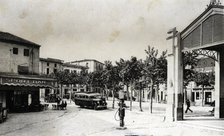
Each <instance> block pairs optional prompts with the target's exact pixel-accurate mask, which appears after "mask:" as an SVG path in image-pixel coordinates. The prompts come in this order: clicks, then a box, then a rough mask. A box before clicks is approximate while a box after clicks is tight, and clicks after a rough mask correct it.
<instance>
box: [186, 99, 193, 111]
mask: <svg viewBox="0 0 224 136" xmlns="http://www.w3.org/2000/svg"><path fill="white" fill-rule="evenodd" d="M186 103H187V109H186V111H185V113H187V111H188V110H189V111H191V112H193V111H192V110H191V109H190V106H191V103H190V100H189V99H187V101H186Z"/></svg>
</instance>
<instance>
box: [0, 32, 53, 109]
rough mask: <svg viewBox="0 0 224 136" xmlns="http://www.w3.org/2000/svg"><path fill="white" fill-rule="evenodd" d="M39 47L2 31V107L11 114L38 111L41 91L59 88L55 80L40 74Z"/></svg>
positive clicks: (0, 58) (0, 92) (0, 100)
mask: <svg viewBox="0 0 224 136" xmlns="http://www.w3.org/2000/svg"><path fill="white" fill-rule="evenodd" d="M39 49H40V45H38V44H36V43H33V42H30V41H28V40H25V39H23V38H20V37H18V36H15V35H13V34H10V33H7V32H0V54H1V56H0V105H1V107H3V108H7V109H8V110H9V112H15V111H16V112H17V111H19V112H24V111H32V110H38V109H39V107H40V89H41V88H56V87H57V83H56V80H55V79H53V78H50V77H47V76H42V75H40V72H39V61H40V57H39V54H40V53H39Z"/></svg>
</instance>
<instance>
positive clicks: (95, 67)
mask: <svg viewBox="0 0 224 136" xmlns="http://www.w3.org/2000/svg"><path fill="white" fill-rule="evenodd" d="M70 64H73V65H78V66H84V67H88V73H90V72H94V71H100V70H103V67H104V64H103V63H102V62H99V61H97V60H94V59H84V60H77V61H72V62H70Z"/></svg>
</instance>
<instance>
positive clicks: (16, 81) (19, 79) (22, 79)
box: [0, 75, 57, 88]
mask: <svg viewBox="0 0 224 136" xmlns="http://www.w3.org/2000/svg"><path fill="white" fill-rule="evenodd" d="M0 85H4V86H5V85H6V86H23V87H39V88H55V87H57V86H56V85H57V84H56V80H55V79H53V78H44V77H39V76H35V77H34V76H32V77H30V76H19V75H17V76H0Z"/></svg>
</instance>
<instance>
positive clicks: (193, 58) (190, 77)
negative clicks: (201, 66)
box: [182, 52, 198, 98]
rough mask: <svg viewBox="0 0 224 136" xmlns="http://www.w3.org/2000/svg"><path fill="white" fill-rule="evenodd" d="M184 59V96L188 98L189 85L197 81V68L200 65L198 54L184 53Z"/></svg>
mask: <svg viewBox="0 0 224 136" xmlns="http://www.w3.org/2000/svg"><path fill="white" fill-rule="evenodd" d="M182 59H183V87H184V94H185V98H187V92H186V90H187V89H186V88H187V86H188V84H189V83H190V82H192V81H194V79H195V75H196V72H195V67H196V66H197V63H198V54H196V53H195V52H183V53H182Z"/></svg>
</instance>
